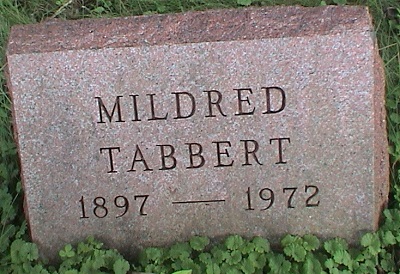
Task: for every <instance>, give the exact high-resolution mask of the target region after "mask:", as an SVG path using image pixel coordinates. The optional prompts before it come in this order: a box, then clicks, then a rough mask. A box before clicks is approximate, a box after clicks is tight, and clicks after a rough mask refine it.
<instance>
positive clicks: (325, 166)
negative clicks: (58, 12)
mask: <svg viewBox="0 0 400 274" xmlns="http://www.w3.org/2000/svg"><path fill="white" fill-rule="evenodd" d="M7 61H8V68H7V70H8V87H9V90H10V94H11V97H12V101H13V117H14V123H15V124H14V126H15V137H16V140H17V143H18V149H19V156H20V160H21V176H22V181H23V187H24V191H25V211H26V216H27V219H28V221H29V228H30V232H31V236H32V239H33V240H34V241H35V242H36V243H37V244H38V245H39V247H40V250H41V252H42V255H43V256H45V257H48V258H50V259H54V257H55V255H56V254H57V251H58V250H59V249H60V248H62V247H63V245H65V244H66V243H76V242H78V241H81V240H83V239H84V238H85V237H87V236H88V235H93V236H95V237H97V238H98V239H100V240H101V241H104V242H105V243H106V245H107V246H108V247H112V248H118V249H119V250H120V251H122V252H123V253H126V254H129V253H130V252H133V251H135V250H138V249H139V248H142V247H146V246H154V245H156V246H158V245H168V244H171V243H173V242H176V241H180V240H186V239H188V238H189V237H191V236H193V235H205V236H210V237H212V238H219V237H223V236H226V235H229V234H240V235H243V236H245V237H252V236H255V235H261V236H265V237H268V238H269V239H270V240H271V241H272V242H274V243H276V242H278V240H279V239H280V237H281V236H282V235H284V234H286V233H293V234H306V233H313V234H315V235H318V236H321V237H323V238H331V237H337V236H338V237H343V238H346V239H347V240H349V241H350V242H352V243H355V242H357V241H358V239H359V237H360V235H362V233H364V232H365V231H372V230H375V229H376V228H377V226H378V221H379V217H380V213H381V210H382V208H383V207H384V206H385V204H386V202H387V199H388V189H389V178H388V153H387V147H388V145H387V138H386V122H385V107H384V75H383V67H382V63H381V60H380V58H379V55H378V49H377V45H376V41H375V36H374V31H373V26H372V23H371V17H370V15H369V13H368V9H367V8H365V7H354V6H352V7H333V6H328V7H317V8H304V7H268V8H248V9H237V10H213V11H207V12H189V13H184V14H172V15H151V16H139V17H127V18H116V19H93V20H78V21H50V22H45V23H42V24H35V25H25V26H15V27H13V28H12V30H11V33H10V38H9V44H8V49H7Z"/></svg>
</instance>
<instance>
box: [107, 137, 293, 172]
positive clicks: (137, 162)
mask: <svg viewBox="0 0 400 274" xmlns="http://www.w3.org/2000/svg"><path fill="white" fill-rule="evenodd" d="M284 141H285V142H284ZM211 144H212V146H211V147H212V149H209V150H205V149H204V147H203V146H204V144H203V145H202V144H200V143H197V142H186V143H183V144H181V145H179V146H177V145H175V146H173V145H171V144H155V145H154V146H153V147H152V148H150V149H151V150H150V151H149V148H148V147H146V148H144V147H143V148H142V147H140V146H139V145H137V144H136V145H134V146H133V149H132V148H130V151H132V158H131V160H130V161H129V163H121V162H118V161H117V157H116V154H118V153H121V150H122V149H121V147H119V146H112V147H111V146H110V147H101V148H100V150H99V153H100V154H102V155H104V156H102V157H106V159H107V161H105V162H106V163H107V164H106V170H107V171H106V172H107V173H117V172H120V171H121V167H122V168H125V170H123V169H122V171H127V172H135V171H153V170H154V169H158V170H171V169H175V168H177V167H181V168H182V167H183V168H185V169H194V168H202V167H215V168H229V167H232V166H234V165H240V166H252V165H260V166H261V165H263V164H264V163H263V162H261V160H260V157H259V156H258V152H259V150H261V149H269V150H270V151H273V153H271V158H272V159H277V160H278V161H276V162H275V164H277V165H281V164H286V163H287V160H286V158H285V156H284V154H285V153H284V151H285V149H286V148H287V147H288V145H290V138H287V137H279V138H271V139H269V143H267V144H261V145H260V144H259V142H258V141H256V140H253V139H247V140H240V142H239V143H237V144H234V143H232V142H231V141H229V140H222V141H212V142H211ZM125 149H128V148H125ZM234 149H236V151H237V153H235V154H236V157H235V158H233V157H232V154H233V150H234ZM148 153H152V154H153V155H158V156H159V157H158V158H159V161H158V162H150V161H149V160H148V159H149V158H148V157H147V155H148ZM175 153H179V154H180V155H183V156H184V159H185V160H184V161H181V162H179V161H178V160H177V157H175ZM180 159H182V157H180ZM128 166H129V168H128Z"/></svg>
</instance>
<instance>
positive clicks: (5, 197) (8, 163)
mask: <svg viewBox="0 0 400 274" xmlns="http://www.w3.org/2000/svg"><path fill="white" fill-rule="evenodd" d="M344 3H346V0H325V2H321V1H320V0H265V1H262V0H260V1H256V0H253V1H252V0H170V1H166V0H0V68H1V73H0V272H1V271H7V272H4V273H8V272H10V273H11V272H13V273H29V272H31V273H46V272H44V269H45V268H46V267H45V266H44V265H42V264H41V262H40V261H39V260H38V255H37V254H36V253H37V248H36V247H35V245H33V244H31V243H30V242H29V237H28V235H27V233H26V225H25V221H24V217H23V213H22V190H21V183H20V178H19V170H18V160H17V154H16V147H15V143H14V141H13V138H12V124H11V120H10V114H11V111H10V104H11V103H10V99H9V97H8V95H7V87H6V83H5V76H4V68H5V65H6V64H5V46H6V41H7V36H8V33H9V30H10V27H11V26H12V25H15V24H27V23H36V22H41V21H43V20H46V19H51V18H61V19H78V18H93V17H115V16H127V15H140V14H153V13H174V12H183V11H188V10H205V9H214V8H238V7H241V6H245V5H249V4H251V5H254V6H261V5H303V6H318V5H321V4H344ZM346 4H362V5H367V6H369V7H370V9H371V12H372V14H373V18H374V24H375V27H376V35H377V38H378V43H379V48H380V55H381V56H382V59H383V61H384V64H385V69H386V89H387V96H386V106H387V110H388V119H387V120H388V138H389V141H390V147H389V152H390V160H391V183H392V189H391V199H390V205H389V206H390V208H393V209H396V210H399V209H400V206H399V205H400V169H399V168H400V108H399V106H400V53H399V52H400V15H399V13H398V12H399V11H400V3H399V2H398V0H354V1H353V0H348V1H347V3H346ZM394 212H397V211H394ZM385 216H386V217H385V219H384V221H383V224H382V232H378V233H380V234H379V235H378V234H371V235H378V236H379V237H378V236H376V237H378V238H379V239H380V240H379V241H380V243H379V246H378V247H377V244H376V241H377V240H376V239H377V238H376V237H375V236H370V235H369V234H368V235H366V236H365V237H364V238H363V239H364V242H362V243H361V244H362V246H364V247H365V250H368V252H369V253H365V254H370V255H371V254H372V255H371V256H376V258H377V259H376V261H377V263H378V264H380V266H379V267H375V269H376V270H377V271H384V270H385V269H391V270H393V271H396V272H397V271H398V269H399V264H398V262H397V261H398V260H399V259H400V258H399V254H398V253H399V249H398V246H399V244H398V243H399V242H400V232H399V231H400V228H399V227H400V217H396V216H397V215H393V212H386V213H385ZM399 216H400V215H399ZM397 230H399V231H397ZM396 233H398V235H399V236H398V240H393V239H392V237H391V236H390V235H397V234H396ZM374 237H375V238H374ZM393 237H395V236H393ZM293 241H294V242H295V243H296V244H298V243H300V242H301V241H303V242H302V243H304V241H305V240H304V239H301V241H300V240H299V239H296V240H293ZM296 241H297V242H296ZM396 241H397V242H396ZM249 244H250V243H249ZM290 244H293V243H292V242H290V243H288V246H289V245H290ZM334 245H335V246H336V247H337V246H340V245H341V244H340V243H339V242H338V243H335V244H334ZM82 246H84V247H86V249H87V250H89V251H91V252H92V251H93V252H94V251H95V250H97V251H98V250H100V249H101V244H100V243H97V242H95V241H94V240H88V241H87V242H86V243H85V244H83V243H82ZM298 248H299V247H298ZM324 248H325V253H324V254H325V255H324V256H328V255H329V254H330V253H329V252H330V250H332V248H331V247H329V245H328V247H326V244H325V245H324ZM299 250H300V248H299ZM339 250H340V252H341V254H342V253H343V254H345V251H343V250H347V249H346V248H344V247H342V248H339ZM62 252H63V253H60V254H63V256H64V257H63V258H64V261H63V265H61V266H60V268H59V270H58V271H59V272H60V273H71V274H72V273H75V272H61V270H60V269H61V268H62V267H64V268H65V269H72V268H73V265H74V263H73V262H71V260H72V259H71V258H75V257H74V256H76V253H78V251H76V250H75V251H74V249H73V248H72V247H68V248H66V249H65V250H63V251H62ZM93 252H92V253H90V252H88V253H84V255H82V256H81V257H79V258H80V259H79V260H80V262H81V263H82V265H83V262H84V260H89V259H87V258H89V257H90V258H91V260H94V259H98V258H105V257H107V256H108V257H107V258H112V260H111V259H110V260H111V261H112V262H113V264H112V265H110V266H107V267H108V268H107V267H106V266H104V267H103V268H104V269H106V268H107V269H109V270H110V271H111V269H112V270H113V271H114V272H115V273H125V272H124V269H126V266H127V265H126V264H127V263H126V261H124V260H123V259H122V258H121V257H119V256H118V254H117V253H112V252H109V253H107V252H106V251H104V253H101V252H100V251H98V252H97V253H96V254H100V255H98V256H97V257H96V256H94V255H93V254H95V252H94V253H93ZM154 252H155V251H154ZM304 252H310V250H306V251H304ZM332 252H333V251H332ZM360 252H361V251H360ZM362 252H367V251H362ZM155 253H157V252H155ZM146 254H147V253H146ZM308 254H311V253H307V256H308ZM332 254H333V253H332ZM335 254H336V253H335ZM363 254H364V253H363ZM365 254H364V256H367V255H365ZM295 255H296V256H297V255H298V254H297V253H296V254H295ZM84 256H86V257H84ZM149 256H150V255H149ZM271 256H272V257H271ZM271 256H270V257H269V260H270V262H273V261H274V260H275V259H276V260H277V262H278V261H279V260H281V261H279V262H281V263H280V266H281V267H282V268H277V269H278V270H279V269H284V268H283V266H284V265H285V261H284V260H286V262H289V263H291V265H292V268H291V269H292V270H293V269H295V267H297V266H296V263H299V261H298V257H294V256H292V255H291V254H290V253H285V252H284V253H283V255H282V254H276V255H271ZM274 256H275V257H274ZM285 256H286V257H285ZM310 256H311V255H310ZM349 256H350V255H349ZM352 256H353V255H352ZM354 256H355V255H354ZM284 257H285V258H286V259H283V258H284ZM85 258H86V259H85ZM310 258H311V257H310ZM327 258H329V256H328V257H327ZM332 258H333V259H332V260H333V262H334V263H336V264H337V265H336V266H335V265H333V266H332V265H330V266H332V269H334V267H336V268H337V269H340V270H341V271H344V269H353V270H351V271H350V270H349V271H350V272H348V273H351V272H352V271H355V270H354V269H356V268H354V267H353V266H352V267H351V268H350V267H349V266H348V265H347V264H345V263H342V264H339V263H338V262H336V261H335V257H332ZM352 258H353V261H352V262H356V258H358V257H352ZM373 258H375V257H373ZM77 260H78V259H77ZM99 260H100V259H99ZM304 260H305V259H304ZM366 261H367V260H366V259H365V262H366ZM389 261H390V262H394V266H391V267H390V266H383V263H384V262H389ZM315 262H316V261H314V263H315ZM326 262H328V259H327V260H326ZM362 262H364V261H362ZM365 262H364V263H365ZM357 263H359V264H361V261H357ZM243 264H244V263H243ZM325 264H326V263H325ZM353 264H354V265H356V263H353ZM365 264H366V263H365ZM387 264H388V263H387ZM29 265H30V266H29ZM304 265H305V263H304ZM91 266H92V265H91ZM29 267H32V268H29ZM88 267H89V266H88ZM269 267H270V269H273V267H272V266H269ZM299 267H300V266H299ZM326 267H327V266H326ZM346 267H347V268H346ZM385 267H386V268H385ZM144 268H145V267H144ZM24 269H25V270H24ZM28 269H30V270H29V271H28ZM32 269H36V270H35V271H37V272H34V270H32ZM41 269H42V270H43V272H40V271H42V270H41ZM82 269H83V266H82V268H81V271H83V270H82ZM155 269H156V266H155ZM160 269H161V268H160ZM207 269H208V268H207ZM329 269H331V268H329ZM360 269H361V268H360ZM292 270H291V271H292ZM46 271H49V272H48V273H50V272H52V273H55V272H54V271H56V270H55V268H51V267H49V268H47V270H46ZM88 271H89V270H88ZM118 271H120V272H118ZM160 271H161V270H160ZM207 271H208V270H207ZM242 271H244V270H242ZM293 271H294V270H293ZM1 273H2V272H1ZM76 273H78V272H76ZM82 273H84V272H82ZM88 273H89V272H88ZM93 273H98V272H96V271H95V272H93ZM109 273H111V272H109ZM207 273H217V271H216V270H215V269H214V270H213V271H212V272H207ZM240 273H241V272H240ZM301 273H303V272H301ZM304 273H305V272H304ZM310 273H313V272H310ZM331 273H336V272H334V271H333V270H332V272H331ZM381 273H383V272H381Z"/></svg>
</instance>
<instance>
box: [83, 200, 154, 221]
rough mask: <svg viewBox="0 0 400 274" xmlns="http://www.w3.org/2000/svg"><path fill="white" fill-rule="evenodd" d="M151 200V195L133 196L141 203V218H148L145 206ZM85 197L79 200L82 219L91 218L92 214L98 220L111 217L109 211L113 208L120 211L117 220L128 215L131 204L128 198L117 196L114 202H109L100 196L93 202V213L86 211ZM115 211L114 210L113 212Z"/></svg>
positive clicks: (116, 216)
mask: <svg viewBox="0 0 400 274" xmlns="http://www.w3.org/2000/svg"><path fill="white" fill-rule="evenodd" d="M148 198H149V195H135V196H133V200H134V201H138V202H139V203H140V205H139V210H138V211H139V215H141V216H146V215H147V213H146V211H145V205H146V201H147V199H148ZM85 202H86V201H85V197H84V196H82V197H81V199H80V200H79V204H80V206H81V217H80V219H87V218H89V215H91V213H92V214H93V216H94V217H97V218H105V217H107V215H109V211H110V209H111V208H113V209H115V208H116V209H117V210H119V211H120V212H119V214H116V215H115V218H120V217H122V216H124V215H125V214H126V213H128V211H129V208H130V204H129V200H128V198H127V197H125V196H122V195H119V196H116V197H115V198H114V199H113V200H112V201H108V200H107V199H106V198H104V197H101V196H98V197H95V198H94V199H93V200H92V201H91V205H92V208H93V210H92V211H89V212H88V211H87V209H86V204H85ZM113 211H114V210H113Z"/></svg>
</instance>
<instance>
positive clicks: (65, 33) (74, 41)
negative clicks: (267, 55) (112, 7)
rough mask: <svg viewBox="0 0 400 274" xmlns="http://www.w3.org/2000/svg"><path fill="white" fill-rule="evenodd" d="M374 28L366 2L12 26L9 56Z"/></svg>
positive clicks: (329, 32)
mask: <svg viewBox="0 0 400 274" xmlns="http://www.w3.org/2000/svg"><path fill="white" fill-rule="evenodd" d="M344 30H365V31H368V30H372V23H371V17H370V15H369V12H368V8H367V7H364V6H322V7H311V8H310V7H300V6H289V7H284V6H275V7H263V8H241V9H222V10H209V11H201V12H186V13H178V14H162V15H142V16H134V17H123V18H105V19H81V20H76V21H63V20H50V21H46V22H43V23H39V24H31V25H16V26H13V27H12V29H11V32H10V37H9V43H8V47H7V54H8V55H12V54H22V53H41V52H53V51H64V50H80V49H99V48H119V47H140V46H151V45H165V44H171V45H172V44H185V43H201V42H217V41H235V40H236V41H237V40H256V39H265V38H281V37H301V36H313V35H325V34H334V33H339V32H343V31H344Z"/></svg>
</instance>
